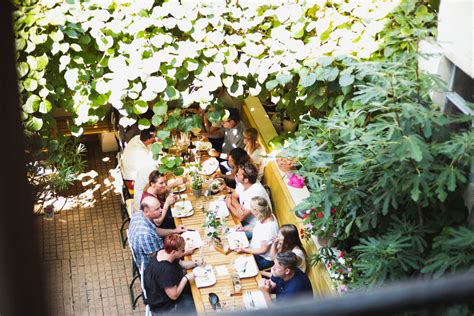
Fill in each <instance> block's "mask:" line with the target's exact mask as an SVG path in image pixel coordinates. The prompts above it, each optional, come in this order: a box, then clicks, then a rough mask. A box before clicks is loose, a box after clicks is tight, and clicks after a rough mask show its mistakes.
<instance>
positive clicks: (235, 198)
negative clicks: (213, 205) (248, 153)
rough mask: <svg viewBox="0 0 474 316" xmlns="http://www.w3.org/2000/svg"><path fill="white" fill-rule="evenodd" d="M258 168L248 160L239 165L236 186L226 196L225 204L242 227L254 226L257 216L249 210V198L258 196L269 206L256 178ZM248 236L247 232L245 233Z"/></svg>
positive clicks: (265, 192)
mask: <svg viewBox="0 0 474 316" xmlns="http://www.w3.org/2000/svg"><path fill="white" fill-rule="evenodd" d="M257 177H258V169H257V167H256V166H255V165H253V164H252V163H250V162H247V163H245V164H244V165H241V166H239V170H238V171H237V175H236V178H237V187H236V188H235V190H231V189H229V190H231V192H232V193H231V194H229V195H228V196H227V197H226V204H227V207H228V208H229V211H230V212H231V213H232V214H233V215H234V216H235V217H237V218H238V219H239V220H240V221H241V222H242V225H243V226H244V227H246V226H255V224H257V218H256V217H255V216H253V215H252V212H251V200H252V198H253V197H255V196H260V197H262V198H264V199H265V200H267V202H268V205H269V206H270V208H271V205H272V203H271V201H270V197H269V196H268V193H267V191H266V190H265V188H264V187H263V185H262V184H261V183H260V181H258V180H257ZM247 236H248V237H249V234H248V235H247Z"/></svg>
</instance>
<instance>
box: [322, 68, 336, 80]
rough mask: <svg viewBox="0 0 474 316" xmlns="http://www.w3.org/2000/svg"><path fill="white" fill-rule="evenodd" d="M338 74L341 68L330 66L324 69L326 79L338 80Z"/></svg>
mask: <svg viewBox="0 0 474 316" xmlns="http://www.w3.org/2000/svg"><path fill="white" fill-rule="evenodd" d="M338 74H339V69H337V68H336V67H329V68H326V69H324V74H323V77H324V80H326V81H329V82H331V81H334V80H336V78H337V75H338Z"/></svg>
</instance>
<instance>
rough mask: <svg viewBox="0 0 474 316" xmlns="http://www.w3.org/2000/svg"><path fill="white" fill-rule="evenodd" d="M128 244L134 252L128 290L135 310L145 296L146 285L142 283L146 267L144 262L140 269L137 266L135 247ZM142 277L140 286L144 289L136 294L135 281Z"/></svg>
mask: <svg viewBox="0 0 474 316" xmlns="http://www.w3.org/2000/svg"><path fill="white" fill-rule="evenodd" d="M127 237H128V228H127ZM128 246H129V248H130V252H131V253H132V281H130V284H129V286H128V292H129V294H130V302H131V304H132V310H135V307H136V306H137V302H138V299H139V298H140V297H143V293H144V292H143V290H144V286H143V285H142V282H143V281H142V279H143V273H142V272H143V271H144V267H143V262H142V263H141V267H140V269H139V268H138V266H137V260H136V257H135V253H134V252H133V248H132V245H130V243H128ZM138 279H140V287H141V289H142V293H140V294H139V295H137V296H135V289H134V288H133V286H134V284H135V282H136V281H137V280H138Z"/></svg>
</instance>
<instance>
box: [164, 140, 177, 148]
mask: <svg viewBox="0 0 474 316" xmlns="http://www.w3.org/2000/svg"><path fill="white" fill-rule="evenodd" d="M173 145H174V143H173V140H172V139H171V138H166V139H163V147H164V148H171V147H173Z"/></svg>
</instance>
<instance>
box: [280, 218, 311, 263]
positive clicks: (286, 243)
mask: <svg viewBox="0 0 474 316" xmlns="http://www.w3.org/2000/svg"><path fill="white" fill-rule="evenodd" d="M280 233H281V234H282V235H283V243H282V245H281V252H284V251H292V250H293V248H295V247H298V248H300V249H301V251H303V253H304V255H305V257H306V258H307V254H306V251H305V250H304V248H303V244H302V243H301V239H300V235H299V233H298V228H296V226H295V225H293V224H285V225H281V227H280Z"/></svg>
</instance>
